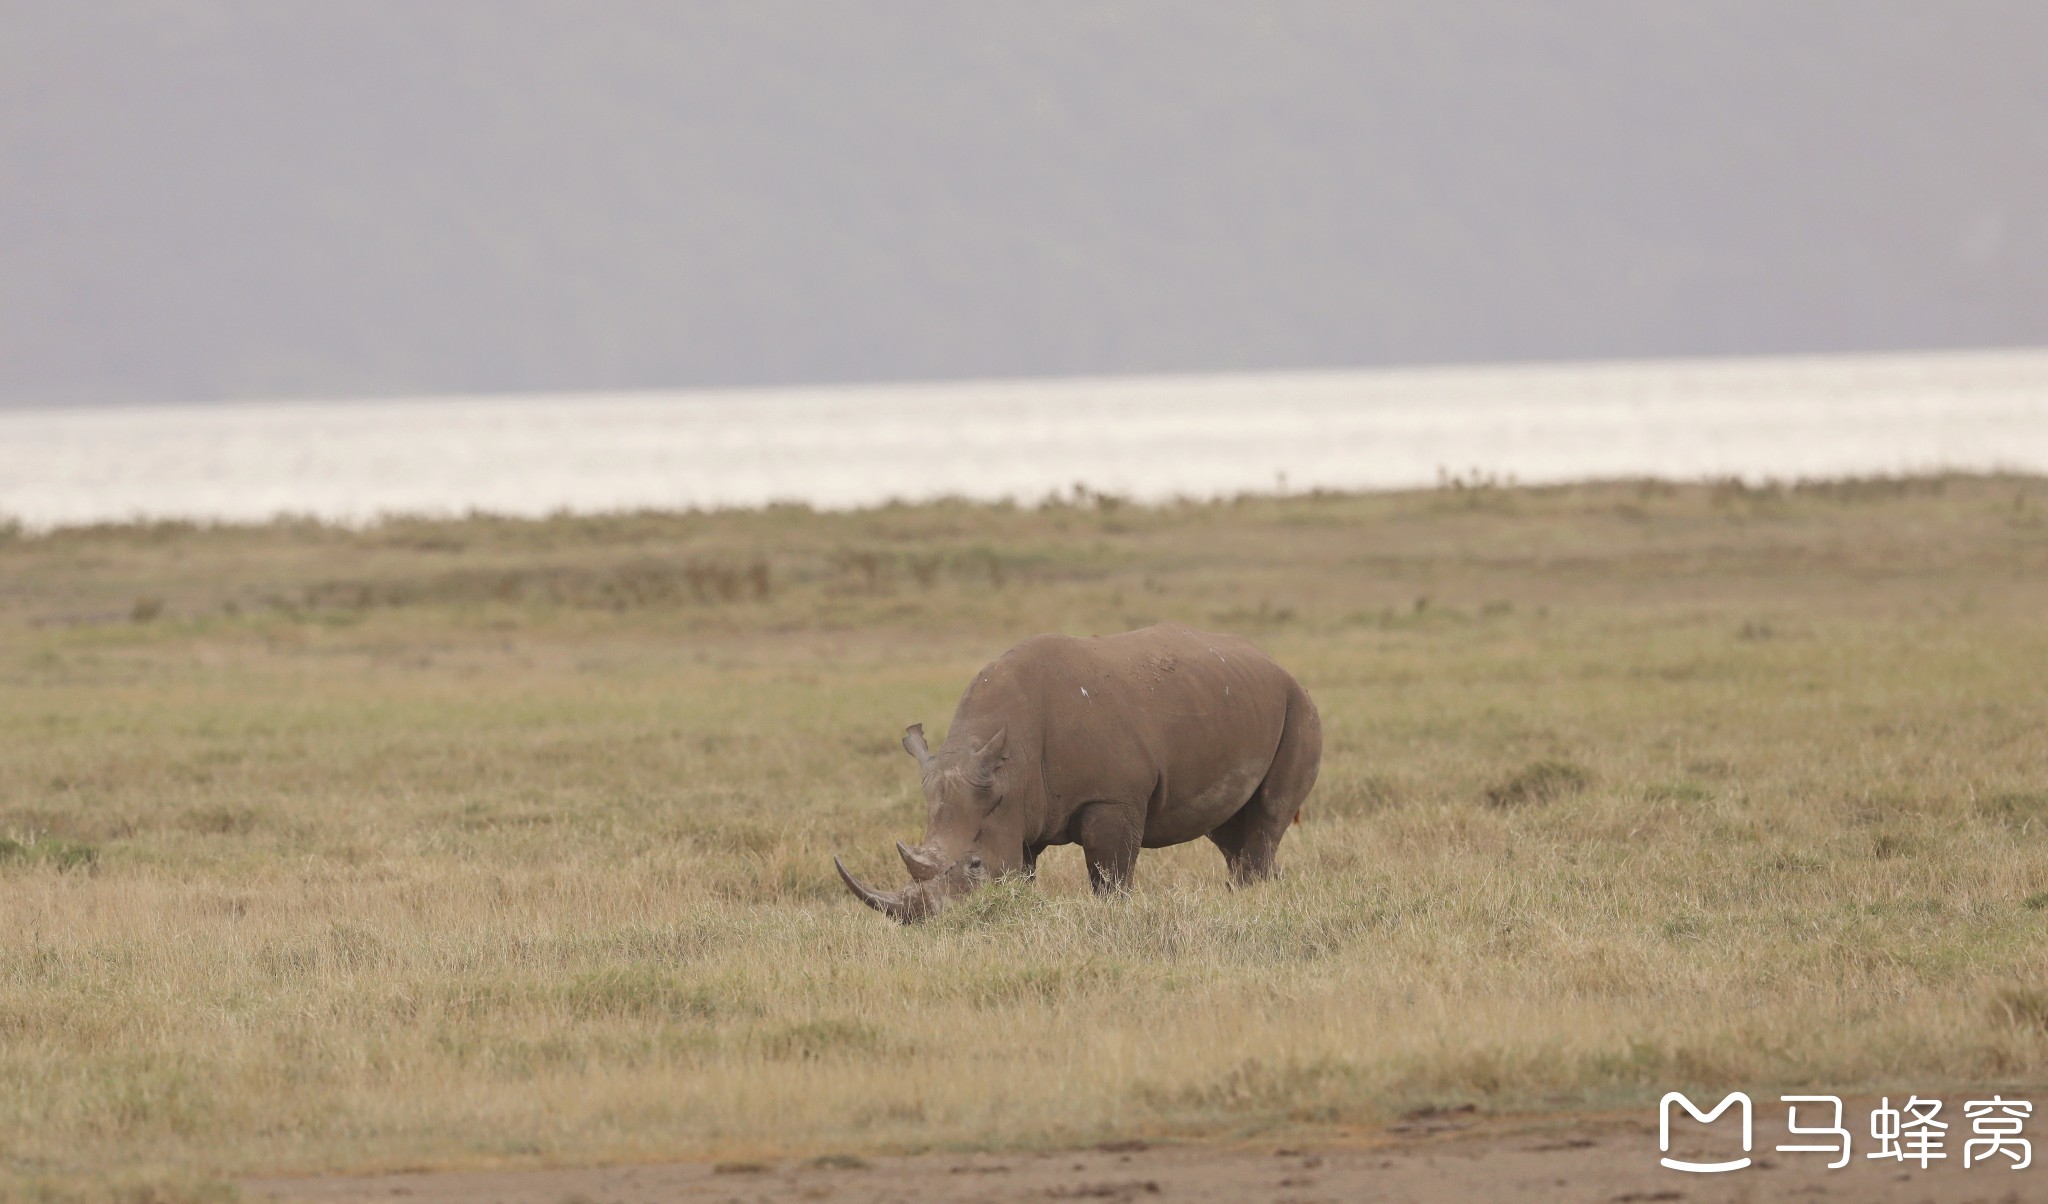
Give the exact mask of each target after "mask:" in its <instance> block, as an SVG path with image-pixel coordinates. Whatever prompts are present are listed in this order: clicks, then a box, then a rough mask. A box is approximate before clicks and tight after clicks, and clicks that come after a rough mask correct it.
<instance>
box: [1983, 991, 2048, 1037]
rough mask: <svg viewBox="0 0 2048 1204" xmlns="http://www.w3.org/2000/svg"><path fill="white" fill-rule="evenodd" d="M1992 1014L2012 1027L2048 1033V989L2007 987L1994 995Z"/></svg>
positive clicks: (2000, 1021) (2002, 1022)
mask: <svg viewBox="0 0 2048 1204" xmlns="http://www.w3.org/2000/svg"><path fill="white" fill-rule="evenodd" d="M1991 1015H1992V1017H1993V1018H1994V1019H1996V1020H1997V1021H1998V1022H1999V1023H2001V1024H2004V1025H2008V1026H2010V1027H2012V1028H2016V1029H2021V1030H2025V1031H2030V1032H2037V1033H2048V991H2044V990H2042V989H2040V988H2039V987H2005V988H2003V989H2001V990H2000V991H1999V992H1998V993H1997V994H1996V995H1994V996H1992V999H1991Z"/></svg>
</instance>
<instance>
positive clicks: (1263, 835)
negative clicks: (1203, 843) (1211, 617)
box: [832, 624, 1323, 923]
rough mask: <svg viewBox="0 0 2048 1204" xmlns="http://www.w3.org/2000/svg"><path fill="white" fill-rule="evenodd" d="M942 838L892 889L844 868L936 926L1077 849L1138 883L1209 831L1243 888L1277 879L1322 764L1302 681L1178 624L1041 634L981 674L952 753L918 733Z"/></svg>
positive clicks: (889, 902)
mask: <svg viewBox="0 0 2048 1204" xmlns="http://www.w3.org/2000/svg"><path fill="white" fill-rule="evenodd" d="M903 747H904V748H905V749H906V750H907V751H908V752H909V753H910V755H911V756H913V757H915V758H917V764H918V768H919V770H920V771H921V773H922V776H923V784H924V797H925V834H924V839H923V840H922V841H921V842H920V843H919V844H918V845H917V847H915V848H911V847H908V846H906V845H904V844H903V843H902V842H901V841H898V842H897V844H896V851H897V853H898V854H899V855H900V856H901V857H902V858H903V864H904V865H905V866H906V867H907V868H908V869H909V870H910V876H911V879H912V881H911V883H910V885H909V886H907V887H905V888H904V889H902V890H897V891H880V890H875V889H873V888H871V887H869V886H868V885H867V884H865V883H863V882H862V881H861V880H860V879H858V878H856V877H854V876H853V875H852V874H851V873H849V872H847V869H846V866H845V865H844V864H843V863H841V862H840V860H839V859H838V858H836V857H835V858H833V859H832V863H833V865H835V866H837V867H838V869H839V876H840V878H841V879H843V880H844V881H845V883H846V886H847V889H849V890H851V891H852V892H853V893H854V895H855V896H857V897H858V898H859V899H860V901H861V902H863V903H866V904H867V905H868V906H869V907H872V908H874V909H875V910H877V911H880V912H882V913H884V914H886V915H888V916H890V917H892V918H894V919H896V920H900V921H903V922H906V923H910V922H915V921H918V920H923V919H926V918H928V917H929V916H931V915H933V914H935V913H936V912H937V911H939V909H941V908H942V907H944V906H946V905H947V904H948V903H950V902H953V901H954V900H957V899H959V898H961V897H962V896H964V895H966V894H967V893H968V892H969V891H972V890H974V889H975V888H976V887H978V886H980V885H981V884H983V883H985V882H988V881H991V880H993V879H995V878H999V877H1001V876H1003V875H1005V874H1023V875H1025V876H1027V877H1029V876H1033V875H1035V874H1036V872H1037V868H1038V856H1039V854H1040V853H1042V852H1044V851H1045V850H1046V849H1047V848H1049V847H1051V846H1053V845H1064V844H1078V845H1080V846H1081V851H1082V853H1083V854H1085V855H1086V857H1087V859H1088V879H1089V881H1090V882H1091V883H1092V884H1093V885H1094V887H1095V892H1096V893H1097V894H1098V895H1100V894H1110V893H1114V892H1117V891H1120V890H1123V889H1125V888H1127V887H1128V885H1129V883H1130V880H1131V873H1132V870H1133V868H1134V867H1135V866H1136V864H1137V860H1138V850H1139V849H1156V848H1162V847H1164V846H1166V845H1175V844H1181V843H1183V842H1186V841H1190V840H1194V839H1196V838H1197V837H1201V836H1206V837H1208V838H1209V839H1210V840H1212V841H1214V842H1215V844H1216V847H1217V848H1219V849H1221V850H1223V859H1224V862H1225V864H1226V865H1227V866H1228V868H1229V872H1230V878H1231V881H1232V883H1233V884H1236V885H1242V884H1245V883H1250V882H1255V881H1258V880H1259V879H1262V878H1265V877H1268V876H1269V875H1271V874H1272V873H1273V869H1274V853H1275V852H1276V851H1277V850H1278V848H1279V846H1280V838H1281V837H1282V836H1284V835H1285V834H1286V832H1287V828H1288V826H1289V825H1290V824H1292V823H1293V822H1294V821H1295V820H1296V819H1298V818H1299V817H1300V809H1301V804H1302V800H1303V799H1304V798H1305V797H1306V796H1307V795H1308V792H1309V789H1310V788H1311V787H1313V786H1314V785H1315V781H1316V769H1317V766H1318V764H1319V763H1320V761H1321V759H1322V751H1323V734H1322V723H1321V720H1320V719H1319V718H1318V717H1317V715H1316V706H1315V703H1314V702H1312V701H1310V699H1309V696H1308V692H1307V691H1306V690H1303V689H1302V688H1301V683H1299V682H1297V681H1295V680H1294V678H1293V676H1292V675H1290V674H1289V673H1288V672H1287V671H1286V670H1285V669H1282V668H1281V667H1280V666H1279V665H1277V664H1275V663H1273V660H1272V659H1271V658H1270V657H1268V656H1267V655H1266V654H1265V653H1263V652H1261V651H1259V650H1258V649H1257V648H1256V647H1254V646H1253V645H1252V644H1251V643H1250V642H1249V641H1247V640H1244V639H1240V638H1238V637H1236V636H1230V635H1212V634H1210V633H1207V632H1202V631H1194V630H1191V629H1189V628H1186V627H1181V626H1177V625H1173V624H1161V625H1159V626H1156V627H1146V628H1143V629H1141V630H1138V631H1131V632H1125V633H1123V634H1122V635H1110V636H1097V637H1093V638H1089V639H1077V638H1074V637H1071V636H1064V635H1040V636H1033V637H1032V638H1030V639H1028V640H1025V641H1024V642H1023V643H1021V644H1018V645H1017V646H1016V647H1014V648H1012V649H1010V650H1009V651H1008V652H1005V653H1004V654H1003V655H1001V656H1000V657H997V658H996V659H995V660H994V661H992V662H990V664H989V665H988V666H987V667H986V668H984V669H982V670H981V672H979V673H977V674H975V675H974V680H973V681H972V682H969V683H968V686H967V692H966V693H965V694H962V695H961V696H960V705H959V707H958V708H957V709H955V711H954V712H953V723H952V726H951V727H949V728H948V729H947V731H946V740H945V743H943V744H941V745H940V746H939V748H938V749H937V750H936V751H933V750H932V749H930V748H928V747H927V746H926V744H925V738H924V725H923V724H912V725H911V726H910V728H909V729H908V730H907V731H906V732H905V733H904V735H903Z"/></svg>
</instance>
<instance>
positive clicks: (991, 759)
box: [974, 727, 1010, 770]
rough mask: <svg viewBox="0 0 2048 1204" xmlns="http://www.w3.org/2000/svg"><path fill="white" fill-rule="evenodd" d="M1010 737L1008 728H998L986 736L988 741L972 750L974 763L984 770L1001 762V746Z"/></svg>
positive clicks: (1002, 755)
mask: <svg viewBox="0 0 2048 1204" xmlns="http://www.w3.org/2000/svg"><path fill="white" fill-rule="evenodd" d="M1009 738H1010V729H1009V728H1006V727H1005V728H999V729H997V731H996V734H995V735H993V736H990V737H989V738H988V743H986V744H984V745H982V746H981V747H980V748H977V749H975V750H974V763H975V764H976V765H977V766H979V767H980V768H982V769H984V770H988V769H994V768H995V767H996V766H998V765H1001V764H1002V763H1003V757H1004V753H1003V748H1004V746H1005V745H1006V744H1007V743H1008V741H1009Z"/></svg>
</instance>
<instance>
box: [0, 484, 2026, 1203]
mask: <svg viewBox="0 0 2048 1204" xmlns="http://www.w3.org/2000/svg"><path fill="white" fill-rule="evenodd" d="M2044 616H2048V482H2043V481H2040V480H2035V479H2021V478H1946V479H1926V480H1906V481H1867V482H1849V483H1839V484H1834V485H1826V486H1810V487H1803V488H1796V489H1793V488H1781V489H1744V488H1741V487H1739V486H1732V485H1726V486H1709V485H1696V486H1677V487H1675V486H1670V485H1663V484H1657V483H1642V484H1607V485H1592V486H1582V487H1573V488H1556V489H1504V488H1445V489H1440V490H1435V491H1427V492H1418V493H1408V494H1388V495H1366V496H1309V497H1291V498H1284V499H1274V498H1248V499H1241V500H1239V501H1237V502H1235V503H1218V504H1201V505H1196V504H1188V505H1177V506H1164V507H1156V508H1146V507H1135V506H1130V505H1121V504H1118V503H1116V502H1115V501H1114V500H1113V499H1101V498H1096V497H1093V496H1087V495H1082V496H1077V497H1071V498H1068V499H1065V500H1064V501H1062V502H1060V503H1059V504H1053V505H1047V506H1043V507H992V506H976V505H968V504H934V505H923V506H898V507H888V508H883V509H878V510H873V511H867V512H861V513H853V514H814V513H811V512H808V511H805V510H801V509H795V508H779V509H771V510H768V511H763V512H754V513H729V514H709V515H628V516H617V517H608V518H568V517H564V518H558V519H553V520H548V521H539V522H524V521H510V520H498V519H492V518H486V517H475V518H470V519H465V520H457V521H445V522H443V521H391V522H387V523H384V524H382V525H378V526H375V527H373V528H370V529H367V530H362V531H348V530H339V529H334V528H330V527H323V526H320V525H317V524H312V523H293V522H279V523H275V524H271V525H267V526H260V527H238V528H221V529H195V528H191V527H185V526H179V525H135V526H125V527H108V528H96V529H82V530H67V531H59V532H55V533H50V534H42V535H30V534H24V533H22V532H20V531H18V530H7V529H0V1157H4V1159H5V1177H4V1179H0V1183H4V1186H0V1194H15V1195H25V1196H34V1195H39V1194H54V1195H57V1196H63V1195H65V1194H67V1193H73V1192H76V1193H84V1194H96V1193H100V1192H104V1191H110V1190H115V1189H132V1190H134V1191H136V1192H138V1193H141V1194H140V1195H139V1196H138V1198H149V1197H151V1196H158V1197H166V1196H176V1195H179V1194H194V1193H196V1194H199V1195H205V1194H206V1193H207V1191H208V1189H207V1187H206V1185H207V1184H208V1183H209V1182H212V1181H215V1180H218V1179H220V1178H222V1177H225V1176H231V1175H236V1174H243V1173H251V1172H259V1171H295V1170H296V1171H319V1170H335V1169H380V1168H382V1169H388V1168H396V1167H424V1166H452V1165H478V1164H492V1163H508V1164H537V1163H577V1162H590V1161H600V1160H618V1159H642V1158H657V1157H672V1156H685V1155H698V1154H702V1155H710V1156H717V1157H726V1158H746V1157H750V1156H759V1155H762V1154H767V1153H779V1154H789V1155H804V1156H810V1155H818V1154H828V1153H832V1152H846V1151H855V1150H872V1149H916V1148H929V1147H937V1146H988V1145H993V1146H1010V1145H1029V1144H1048V1143H1072V1142H1086V1141H1096V1140H1103V1139H1108V1138H1114V1137H1128V1136H1133V1135H1160V1134H1179V1135H1216V1136H1242V1135H1247V1134H1252V1133H1273V1132H1280V1131H1297V1130H1305V1131H1317V1132H1325V1133H1327V1132H1331V1131H1334V1130H1338V1129H1342V1128H1345V1127H1350V1126H1361V1125H1367V1126H1369V1125H1372V1124H1375V1123H1377V1122H1380V1121H1383V1120H1385V1119H1386V1118H1388V1117H1391V1116H1396V1115H1399V1114H1400V1113H1402V1112H1404V1111H1407V1110H1410V1109H1415V1108H1419V1107H1423V1106H1427V1105H1439V1106H1448V1105H1458V1104H1466V1103H1470V1104H1475V1105H1477V1106H1478V1107H1479V1108H1480V1109H1481V1110H1484V1111H1514V1110H1536V1111H1542V1110H1569V1109H1580V1108H1608V1107H1622V1106H1628V1107H1632V1106H1637V1105H1642V1106H1644V1107H1645V1108H1647V1107H1649V1106H1651V1105H1652V1104H1653V1103H1654V1100H1655V1099H1656V1097H1657V1096H1658V1095H1659V1094H1661V1093H1662V1092H1663V1091H1665V1090H1667V1089H1671V1088H1684V1087H1695V1088H1724V1089H1725V1088H1732V1087H1736V1086H1741V1087H1746V1088H1748V1089H1750V1090H1752V1091H1758V1092H1768V1091H1774V1090H1778V1089H1791V1088H1810V1089H1814V1090H1820V1091H1827V1092H1835V1093H1842V1094H1850V1093H1858V1094H1876V1093H1880V1092H1891V1093H1894V1094H1899V1093H1904V1092H1909V1091H1915V1092H1920V1093H1923V1094H1934V1093H1940V1092H1943V1091H1945V1090H1953V1091H1973V1092H1974V1091H1982V1090H1989V1089H1993V1088H2009V1089H2018V1090H2020V1091H2021V1092H2022V1093H2025V1092H2027V1091H2032V1092H2034V1098H2036V1099H2041V1096H2042V1092H2041V1089H2042V1088H2043V1087H2044V1086H2048V681H2044V673H2043V670H2044V667H2048V617H2044ZM1159 619H1174V620H1179V621H1183V622H1187V623H1191V624H1195V625H1199V626H1204V627H1211V628H1221V629H1230V630H1236V631H1240V632H1243V633H1245V634H1248V635H1250V636H1252V637H1253V638H1255V639H1257V640H1259V641H1260V642H1261V643H1263V644H1264V645H1265V646H1266V647H1267V649H1268V650H1269V651H1271V652H1272V653H1273V654H1275V656H1276V657H1277V658H1278V659H1279V660H1280V661H1281V662H1282V663H1284V664H1287V665H1289V666H1291V667H1293V668H1294V669H1295V670H1296V672H1297V675H1298V676H1299V677H1300V678H1301V679H1302V680H1303V682H1304V683H1305V684H1306V685H1307V686H1308V688H1309V689H1310V691H1311V692H1312V693H1313V694H1314V695H1315V697H1316V698H1317V700H1318V702H1319V705H1320V707H1321V710H1322V713H1323V719H1324V724H1325V733H1326V752H1325V759H1324V766H1323V775H1322V781H1321V784H1320V785H1319V786H1318V787H1317V789H1316V792H1315V794H1314V795H1313V796H1312V797H1311V800H1310V803H1309V805H1308V808H1307V810H1306V814H1305V816H1304V820H1303V823H1302V824H1301V825H1300V826H1299V827H1297V828H1296V829H1295V830H1294V832H1293V833H1292V834H1291V835H1290V837H1289V838H1288V842H1287V844H1286V845H1285V846H1284V847H1283V849H1282V865H1283V876H1282V878H1281V879H1280V880H1279V881H1277V882H1274V883H1271V884H1268V885H1265V886H1261V887H1257V888H1254V889H1251V890H1247V891H1243V892H1238V893H1232V892H1231V891H1229V890H1228V889H1226V887H1225V884H1224V877H1223V867H1222V861H1221V858H1220V857H1219V856H1218V855H1217V854H1216V852H1215V851H1214V850H1213V849H1212V848H1211V847H1209V846H1208V845H1207V844H1206V843H1204V844H1200V845H1193V846H1187V847H1183V848H1179V849H1172V850H1162V851H1152V852H1147V853H1146V854H1145V856H1144V858H1143V859H1142V860H1141V862H1140V864H1139V872H1138V881H1137V887H1136V891H1135V894H1134V895H1133V896H1132V897H1131V898H1129V899H1127V900H1123V901H1119V902H1110V903H1105V902H1099V901H1096V900H1094V899H1092V898H1090V897H1089V896H1088V894H1087V888H1086V881H1085V876H1084V874H1083V870H1082V866H1081V864H1080V861H1079V855H1078V853H1076V852H1075V851H1074V850H1072V849H1065V850H1054V851H1053V852H1051V853H1049V854H1048V856H1047V859H1046V862H1045V864H1044V866H1043V867H1042V874H1041V879H1040V881H1039V883H1038V884H1037V885H1036V887H1035V888H1021V887H1002V888H997V889H994V890H991V891H989V892H986V893H985V894H983V895H981V896H978V897H977V898H976V899H975V900H974V901H973V902H972V903H971V904H970V905H967V906H963V907H960V908H958V909H956V910H954V911H952V912H949V913H947V914H946V915H944V916H943V917H942V918H941V919H940V920H938V921H937V922H935V923H932V924H930V925H928V926H925V927H920V928H912V929H902V928H897V927H894V926H892V925H890V924H888V923H887V922H886V921H884V920H882V919H881V917H879V916H876V915H874V914H873V913H871V912H869V911H866V910H865V909H863V908H861V907H859V906H858V905H857V904H855V903H854V901H853V900H851V899H850V898H848V897H847V896H846V895H845V894H844V892H843V890H842V889H841V887H840V886H839V884H838V882H837V880H836V879H835V877H834V876H833V874H832V872H831V864H830V856H831V854H832V853H834V852H835V851H842V852H844V853H846V854H847V857H848V863H849V865H851V866H853V867H854V868H855V869H856V870H857V871H859V872H861V873H863V874H865V875H867V876H869V877H870V878H871V879H873V880H877V881H883V882H894V881H898V880H899V879H900V869H898V868H897V867H895V865H894V859H893V856H891V855H890V845H889V842H890V840H891V839H892V838H895V837H906V838H908V837H912V836H915V835H916V834H917V831H918V829H919V824H920V818H921V808H920V804H919V803H918V801H917V798H916V779H915V773H914V772H913V766H912V764H911V762H910V760H909V758H908V757H906V756H905V755H904V754H903V752H902V751H901V749H900V748H899V747H898V746H897V738H898V736H899V734H900V733H901V731H902V728H903V726H904V725H905V724H907V723H909V722H912V721H915V720H921V721H923V722H924V723H925V724H926V725H927V727H928V728H929V729H930V730H932V731H933V732H934V733H935V734H936V733H938V732H939V731H941V730H942V729H943V727H944V724H945V721H946V719H947V718H948V716H949V715H950V713H951V707H952V703H953V700H954V699H955V697H956V696H957V692H958V690H959V689H960V688H961V687H962V685H963V684H964V683H965V682H966V680H967V679H968V676H969V675H970V674H971V673H972V671H973V670H974V669H975V668H976V667H978V666H979V665H980V664H981V663H983V662H984V661H986V660H987V659H989V658H991V657H993V656H994V655H996V654H997V653H999V652H1001V651H1002V650H1003V649H1004V648H1005V647H1007V646H1008V645H1009V644H1011V643H1012V642H1014V641H1015V640H1016V639H1018V638H1021V637H1022V636H1024V635H1027V634H1030V633H1033V632H1037V631H1044V630H1064V631H1069V632H1075V633H1092V632H1107V631H1114V630H1121V629H1124V628H1127V627H1131V626H1136V625H1141V624H1144V623H1147V622H1151V621H1154V620H1159ZM2043 1102H2044V1103H2048V1100H2044V1101H2043Z"/></svg>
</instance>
